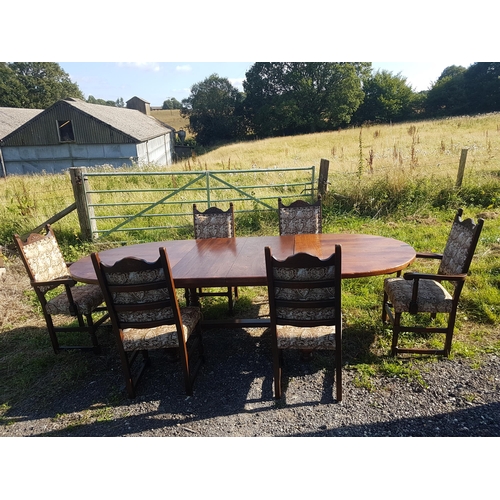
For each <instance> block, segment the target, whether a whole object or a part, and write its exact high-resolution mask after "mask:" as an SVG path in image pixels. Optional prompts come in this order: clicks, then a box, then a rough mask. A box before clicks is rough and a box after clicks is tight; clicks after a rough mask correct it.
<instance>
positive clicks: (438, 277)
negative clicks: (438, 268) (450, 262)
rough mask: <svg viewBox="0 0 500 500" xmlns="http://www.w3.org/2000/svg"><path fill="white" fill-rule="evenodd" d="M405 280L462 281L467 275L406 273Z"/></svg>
mask: <svg viewBox="0 0 500 500" xmlns="http://www.w3.org/2000/svg"><path fill="white" fill-rule="evenodd" d="M403 278H404V279H405V280H415V281H418V280H434V281H464V280H465V278H467V274H430V273H416V272H408V273H405V274H404V275H403Z"/></svg>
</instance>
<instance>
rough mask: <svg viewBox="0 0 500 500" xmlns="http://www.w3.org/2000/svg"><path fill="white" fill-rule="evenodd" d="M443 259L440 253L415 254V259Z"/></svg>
mask: <svg viewBox="0 0 500 500" xmlns="http://www.w3.org/2000/svg"><path fill="white" fill-rule="evenodd" d="M442 258H443V254H442V253H433V252H417V259H439V260H441V259H442Z"/></svg>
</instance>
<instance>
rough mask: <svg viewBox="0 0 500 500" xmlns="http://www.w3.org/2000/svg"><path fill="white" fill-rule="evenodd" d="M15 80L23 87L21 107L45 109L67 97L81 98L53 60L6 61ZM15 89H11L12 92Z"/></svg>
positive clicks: (75, 87)
mask: <svg viewBox="0 0 500 500" xmlns="http://www.w3.org/2000/svg"><path fill="white" fill-rule="evenodd" d="M8 67H9V68H10V69H11V70H12V71H13V73H14V74H15V77H16V80H17V82H18V83H19V84H20V85H21V87H22V88H23V89H24V93H23V95H22V97H21V99H20V101H21V106H20V107H23V108H34V109H45V108H48V107H49V106H51V105H52V104H54V103H55V102H57V101H59V100H60V99H66V98H68V97H77V98H79V99H83V94H82V92H81V91H80V89H79V88H78V85H77V84H76V83H73V82H72V81H71V79H70V77H69V75H68V74H67V73H66V72H65V71H64V70H63V69H62V68H61V67H60V66H59V64H57V63H54V62H17V63H16V62H15V63H8ZM14 92H15V90H13V91H12V93H14Z"/></svg>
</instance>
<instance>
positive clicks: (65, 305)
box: [45, 285, 104, 315]
mask: <svg viewBox="0 0 500 500" xmlns="http://www.w3.org/2000/svg"><path fill="white" fill-rule="evenodd" d="M71 294H72V295H73V299H74V302H75V305H76V308H77V310H78V312H79V313H80V314H90V313H91V312H92V311H94V310H95V309H96V308H97V307H99V305H100V304H102V302H103V301H104V298H103V296H102V292H101V289H100V287H99V285H82V286H74V287H72V288H71ZM45 310H46V311H47V313H48V314H67V315H69V314H70V309H69V301H68V296H67V295H66V292H64V293H61V294H59V295H58V296H57V297H54V298H53V299H50V300H49V301H48V302H47V305H46V306H45Z"/></svg>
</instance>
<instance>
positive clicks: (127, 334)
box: [91, 248, 204, 398]
mask: <svg viewBox="0 0 500 500" xmlns="http://www.w3.org/2000/svg"><path fill="white" fill-rule="evenodd" d="M91 258H92V263H93V265H94V269H95V272H96V275H97V278H98V280H99V284H100V286H101V289H102V291H103V294H104V299H105V301H106V304H107V306H108V309H109V315H110V317H111V323H112V326H113V333H114V336H115V340H116V345H117V348H118V352H119V354H120V359H121V364H122V370H123V375H124V377H125V385H126V388H127V392H128V396H129V397H130V398H134V397H135V395H136V385H137V381H138V380H139V377H140V376H141V374H142V372H143V370H144V368H145V366H146V365H147V364H148V363H149V356H148V351H149V350H151V349H171V350H174V351H177V352H178V353H179V357H180V360H181V364H182V369H183V373H184V385H185V390H186V394H188V395H191V394H192V393H193V388H192V384H193V381H194V378H195V376H196V373H197V371H198V368H199V367H200V365H201V362H202V361H203V359H204V358H203V346H202V343H201V329H200V321H201V310H200V308H199V307H179V303H178V300H177V295H176V290H175V286H174V282H173V278H172V273H171V269H170V264H169V262H168V257H167V253H166V250H165V249H164V248H160V256H159V258H158V259H157V260H156V261H154V262H146V261H144V260H141V259H137V258H135V257H127V258H124V259H122V260H120V261H118V262H116V263H115V264H114V265H112V266H107V265H105V264H103V263H102V262H101V260H100V258H99V255H98V254H97V253H93V254H92V255H91ZM195 350H198V353H199V356H198V359H197V363H196V364H194V363H192V362H191V353H192V352H194V351H195ZM139 353H141V354H142V360H143V362H142V363H141V365H140V366H139V367H138V370H136V371H135V373H134V368H136V363H135V361H136V357H137V354H139Z"/></svg>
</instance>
